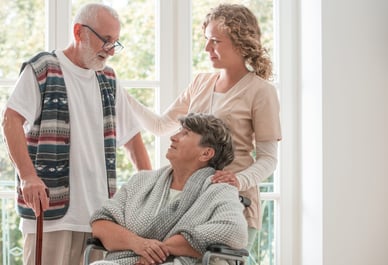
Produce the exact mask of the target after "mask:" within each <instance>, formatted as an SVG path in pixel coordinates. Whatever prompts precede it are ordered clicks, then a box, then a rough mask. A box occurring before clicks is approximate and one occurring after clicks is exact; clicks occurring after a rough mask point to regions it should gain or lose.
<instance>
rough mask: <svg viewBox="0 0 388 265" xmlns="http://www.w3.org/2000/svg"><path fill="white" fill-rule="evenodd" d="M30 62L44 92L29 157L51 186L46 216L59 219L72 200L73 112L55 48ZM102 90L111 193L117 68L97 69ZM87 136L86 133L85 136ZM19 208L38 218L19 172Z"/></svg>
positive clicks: (29, 141) (29, 139) (21, 212)
mask: <svg viewBox="0 0 388 265" xmlns="http://www.w3.org/2000/svg"><path fill="white" fill-rule="evenodd" d="M27 64H29V65H31V67H32V69H33V72H34V74H35V76H36V79H37V81H38V85H39V90H40V95H41V102H42V104H41V106H42V111H41V115H40V116H39V117H38V119H36V120H35V121H34V124H33V125H32V126H31V129H30V131H29V132H28V134H27V135H26V139H27V146H28V152H29V155H30V158H31V160H32V162H33V164H34V166H35V170H36V173H37V175H38V176H39V177H40V178H41V179H42V180H43V181H44V183H45V184H46V186H47V187H48V189H49V196H50V207H49V209H48V210H47V211H45V212H44V219H45V220H54V219H59V218H61V217H63V216H64V215H65V213H66V212H67V209H68V208H69V204H70V181H69V167H70V166H71V165H70V164H69V161H70V160H69V155H70V148H71V143H70V118H71V117H70V115H69V109H68V104H67V102H68V101H67V92H66V86H65V81H64V78H63V73H62V70H61V67H60V64H59V61H58V58H57V57H56V55H55V54H54V52H52V53H49V52H41V53H39V54H37V55H35V56H34V57H33V58H32V59H30V60H29V61H28V62H25V63H23V65H22V68H21V71H23V69H24V67H25V66H26V65H27ZM96 76H97V79H98V82H99V86H100V91H101V102H102V107H103V116H104V119H103V121H104V135H103V136H102V137H104V149H105V165H106V173H107V183H108V194H109V197H112V196H113V194H114V193H115V192H116V126H115V115H116V114H115V96H116V77H115V74H114V71H113V70H112V69H111V68H109V67H105V69H104V70H102V71H96ZM85 137H87V136H85ZM17 194H18V198H17V210H18V214H19V215H20V216H21V217H23V218H27V219H35V215H34V212H33V211H32V209H31V208H28V207H27V206H26V204H25V202H24V198H23V194H22V192H21V188H20V178H19V176H17Z"/></svg>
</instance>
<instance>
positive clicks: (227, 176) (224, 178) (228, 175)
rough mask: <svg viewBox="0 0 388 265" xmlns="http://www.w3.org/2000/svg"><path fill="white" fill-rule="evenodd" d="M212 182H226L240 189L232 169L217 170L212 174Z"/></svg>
mask: <svg viewBox="0 0 388 265" xmlns="http://www.w3.org/2000/svg"><path fill="white" fill-rule="evenodd" d="M212 182H213V183H228V184H230V185H232V186H235V187H236V188H237V189H238V190H240V182H239V181H238V179H237V177H236V175H235V174H234V173H233V172H232V171H228V170H217V171H216V173H215V174H214V176H213V177H212Z"/></svg>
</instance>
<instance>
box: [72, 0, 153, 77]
mask: <svg viewBox="0 0 388 265" xmlns="http://www.w3.org/2000/svg"><path fill="white" fill-rule="evenodd" d="M88 2H101V3H104V4H107V5H110V6H112V7H113V8H114V9H116V10H117V11H118V13H119V16H120V21H121V24H122V26H121V33H120V43H121V44H123V46H124V49H123V50H122V51H121V52H120V53H119V54H117V55H115V56H113V57H112V58H110V59H109V61H108V64H109V65H111V66H112V67H113V68H114V69H115V71H116V73H117V75H118V77H119V78H120V79H127V80H155V79H156V70H155V69H156V68H155V57H156V56H155V47H156V46H155V1H154V0H136V1H133V0H109V1H107V0H105V1H90V0H89V1H88V0H73V1H72V3H73V16H74V14H75V13H76V12H77V10H78V9H79V7H81V6H82V5H83V4H85V3H88Z"/></svg>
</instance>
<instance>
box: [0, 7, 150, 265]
mask: <svg viewBox="0 0 388 265" xmlns="http://www.w3.org/2000/svg"><path fill="white" fill-rule="evenodd" d="M72 29H73V31H72V32H73V41H72V42H71V43H70V44H69V46H68V47H67V48H65V49H64V50H57V51H53V52H41V53H39V54H37V55H36V56H34V57H33V58H31V59H30V60H29V61H28V62H25V63H24V64H23V67H22V71H21V74H20V77H19V80H18V81H17V84H16V85H15V89H14V91H13V92H12V94H11V96H10V99H9V101H8V103H7V109H6V111H5V113H4V118H3V127H4V136H5V139H6V143H7V146H8V149H9V154H10V157H11V159H12V161H13V162H14V165H15V168H16V171H17V174H18V178H17V183H18V188H17V191H18V199H17V202H18V208H17V209H18V213H19V215H20V216H21V217H22V221H21V229H22V232H23V237H24V240H25V241H24V247H23V251H24V260H23V264H25V265H32V264H35V257H34V253H35V251H34V249H35V225H36V221H35V220H34V219H35V216H39V215H40V214H41V210H40V204H41V205H42V210H43V211H44V218H45V223H44V236H43V256H42V264H44V265H77V264H80V262H81V261H82V252H83V249H84V245H85V242H86V239H87V238H88V237H90V235H91V234H90V232H91V229H90V225H89V220H90V216H91V214H92V213H93V212H94V211H95V210H96V209H97V208H99V207H101V205H102V202H103V201H105V200H106V199H107V198H108V196H112V195H113V194H114V193H115V191H116V187H115V184H116V163H115V162H116V145H117V146H119V145H124V146H125V147H126V149H127V150H128V153H129V154H130V156H131V158H132V161H133V162H134V164H135V166H136V167H137V169H150V168H151V163H150V160H149V157H148V154H147V151H146V149H145V147H144V145H143V141H142V138H141V135H140V133H139V131H140V127H139V125H138V122H137V120H136V118H135V116H134V115H133V114H132V111H131V106H130V105H129V104H128V102H127V101H126V100H125V98H126V97H125V91H124V89H122V88H121V87H120V85H119V83H118V80H117V78H116V75H115V72H114V71H113V69H112V68H110V67H107V66H106V62H107V60H108V59H109V58H110V57H111V56H113V55H114V54H115V53H117V52H118V51H119V50H120V49H122V48H123V46H122V45H121V44H120V43H119V42H118V39H119V36H120V21H119V18H118V15H117V12H116V11H115V10H113V9H112V8H110V7H109V6H105V5H102V4H94V3H91V4H87V5H85V6H84V7H82V8H81V9H80V11H79V12H78V13H77V15H76V17H75V18H74V23H73V28H72ZM124 121H125V122H124ZM46 189H49V191H50V192H49V195H50V196H49V198H47V197H46V195H45V194H46V192H45V190H46Z"/></svg>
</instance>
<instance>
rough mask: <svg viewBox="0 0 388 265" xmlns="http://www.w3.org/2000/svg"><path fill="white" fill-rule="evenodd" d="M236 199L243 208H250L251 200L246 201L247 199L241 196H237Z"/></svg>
mask: <svg viewBox="0 0 388 265" xmlns="http://www.w3.org/2000/svg"><path fill="white" fill-rule="evenodd" d="M238 197H239V199H240V202H241V203H242V204H243V205H244V206H245V207H249V206H251V200H250V199H248V198H247V197H244V196H241V195H239V196H238Z"/></svg>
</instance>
